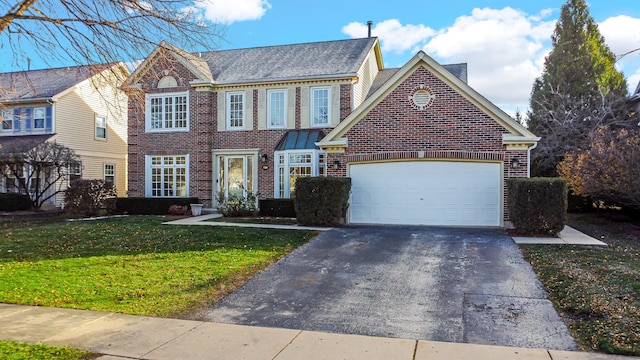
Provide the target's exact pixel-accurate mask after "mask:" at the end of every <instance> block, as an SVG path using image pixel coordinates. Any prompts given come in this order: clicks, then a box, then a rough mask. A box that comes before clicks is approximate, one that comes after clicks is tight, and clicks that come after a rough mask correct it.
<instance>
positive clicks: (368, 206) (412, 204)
mask: <svg viewBox="0 0 640 360" xmlns="http://www.w3.org/2000/svg"><path fill="white" fill-rule="evenodd" d="M500 171H501V166H500V164H498V163H472V162H438V161H422V162H415V161H414V162H390V163H375V164H359V165H352V166H351V167H350V176H351V178H352V182H353V190H352V197H351V204H350V210H349V220H350V222H352V223H381V224H422V225H464V226H499V225H500V215H501V205H500V204H501V201H500V199H501V186H500V184H501V173H500Z"/></svg>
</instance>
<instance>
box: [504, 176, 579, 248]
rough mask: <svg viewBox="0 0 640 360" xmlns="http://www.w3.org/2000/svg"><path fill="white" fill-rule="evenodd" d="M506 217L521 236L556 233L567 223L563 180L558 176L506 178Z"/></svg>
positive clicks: (564, 182) (565, 191)
mask: <svg viewBox="0 0 640 360" xmlns="http://www.w3.org/2000/svg"><path fill="white" fill-rule="evenodd" d="M507 186H508V190H509V201H508V209H509V219H510V220H511V222H513V225H514V226H515V228H516V231H518V232H519V233H522V234H525V235H557V234H558V233H559V232H560V231H562V229H563V228H564V225H565V224H566V222H567V182H566V181H565V180H563V179H561V178H530V179H526V178H516V179H508V180H507Z"/></svg>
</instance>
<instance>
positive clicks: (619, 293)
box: [521, 214, 640, 355]
mask: <svg viewBox="0 0 640 360" xmlns="http://www.w3.org/2000/svg"><path fill="white" fill-rule="evenodd" d="M620 220H624V219H622V218H620V215H619V214H618V215H615V218H612V217H611V215H610V214H609V215H608V216H597V215H596V214H581V215H570V216H569V225H570V226H572V227H574V228H576V229H578V230H581V231H582V232H584V233H586V234H589V235H591V236H593V237H595V238H596V239H599V240H602V241H604V242H605V243H607V244H608V245H609V247H607V248H600V247H580V246H549V245H546V246H530V245H523V246H521V249H522V253H523V254H524V256H525V258H526V259H527V260H528V261H529V262H530V263H531V265H532V266H533V268H534V270H535V272H536V274H537V275H538V277H539V278H540V280H541V281H542V283H543V284H544V286H545V287H546V289H547V291H548V292H549V295H550V298H551V301H553V302H554V304H555V306H556V309H557V310H558V312H559V314H560V316H562V318H563V319H564V320H565V322H566V323H567V325H568V326H569V328H570V330H571V333H572V334H573V336H574V337H575V338H576V340H577V341H578V343H579V344H580V345H581V347H582V348H583V349H585V350H595V351H602V352H607V353H615V354H623V355H640V226H638V225H634V224H632V223H629V222H624V221H620Z"/></svg>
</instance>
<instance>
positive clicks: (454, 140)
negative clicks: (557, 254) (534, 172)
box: [328, 67, 527, 220]
mask: <svg viewBox="0 0 640 360" xmlns="http://www.w3.org/2000/svg"><path fill="white" fill-rule="evenodd" d="M419 88H424V89H426V90H428V91H429V92H430V93H431V94H432V95H435V99H433V100H432V102H431V103H430V104H429V105H428V106H426V107H424V108H422V109H421V108H419V107H417V106H416V105H415V104H414V103H413V101H412V100H411V96H412V95H413V93H414V91H415V90H417V89H419ZM508 133H509V132H508V130H506V129H505V128H503V127H502V126H501V125H500V124H499V123H497V122H496V121H495V120H493V119H492V118H491V117H489V115H487V114H485V113H484V112H483V111H482V110H481V109H479V108H478V107H476V106H475V105H473V104H472V103H471V102H470V101H468V100H467V99H466V98H464V97H463V96H462V95H460V94H459V93H458V92H456V91H455V90H454V89H453V88H451V87H450V86H449V85H447V84H446V83H444V82H443V81H441V80H439V79H438V78H437V77H435V76H434V75H433V74H431V73H430V72H429V71H428V70H427V69H425V68H423V67H419V68H417V69H416V70H415V71H414V72H413V73H412V74H411V75H410V76H409V77H408V78H406V79H405V80H404V81H403V82H402V83H401V84H400V85H399V86H398V87H397V88H396V89H395V90H393V91H392V92H391V93H390V94H389V95H388V96H387V97H386V98H385V99H383V100H382V101H381V102H380V103H378V104H377V105H376V106H375V107H374V108H373V109H371V111H369V112H368V113H367V114H365V115H364V117H363V118H362V119H361V120H360V121H359V122H358V123H357V124H355V125H354V126H353V127H352V128H351V129H350V130H349V131H348V132H347V133H346V134H345V137H346V138H347V139H348V141H349V146H348V147H347V149H346V152H345V153H344V154H329V156H328V164H329V165H331V164H332V163H333V161H334V160H336V159H338V160H339V161H340V163H341V167H340V169H338V170H334V169H332V168H330V169H329V175H333V176H346V173H347V166H346V164H348V163H351V162H371V161H395V160H398V159H407V160H409V159H421V160H434V159H449V160H473V161H491V162H495V161H501V162H503V164H504V166H503V168H504V177H503V182H504V181H505V180H506V178H507V177H526V176H527V170H526V169H527V151H526V149H523V150H518V151H507V150H506V148H505V146H504V145H503V144H502V135H503V134H508ZM512 158H517V159H518V161H519V164H520V167H519V168H518V169H511V168H510V164H511V159H512ZM504 190H505V202H504V204H503V208H504V214H505V220H508V214H507V209H506V195H507V194H506V183H505V185H504Z"/></svg>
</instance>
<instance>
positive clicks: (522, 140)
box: [318, 51, 540, 148]
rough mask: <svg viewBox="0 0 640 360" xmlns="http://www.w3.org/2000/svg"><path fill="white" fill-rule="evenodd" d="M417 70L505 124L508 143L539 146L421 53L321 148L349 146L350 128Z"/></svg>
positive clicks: (389, 77)
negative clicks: (507, 132) (426, 73)
mask: <svg viewBox="0 0 640 360" xmlns="http://www.w3.org/2000/svg"><path fill="white" fill-rule="evenodd" d="M418 67H425V68H426V69H427V70H428V71H429V72H431V73H432V74H433V75H434V76H436V77H437V78H439V79H440V80H442V81H443V82H445V83H446V84H447V85H449V86H450V87H452V88H453V89H454V90H455V91H456V92H458V93H459V94H460V95H462V96H463V97H464V98H466V99H467V100H469V101H470V102H471V103H472V104H474V105H475V106H476V107H478V108H479V109H481V110H482V111H483V112H484V113H486V114H487V115H488V116H489V117H491V118H492V119H493V120H495V121H496V122H497V123H499V124H500V125H502V126H503V127H504V128H505V129H506V130H507V131H509V133H510V134H509V135H505V136H503V142H504V143H505V144H516V143H517V144H518V145H523V144H526V145H531V146H534V144H536V143H537V141H538V140H539V139H540V138H538V137H536V136H535V135H534V134H533V133H531V132H530V131H529V130H527V129H526V128H525V127H524V126H522V125H521V124H520V123H518V122H517V121H515V120H514V119H513V118H511V117H510V116H509V115H508V114H507V113H505V112H504V111H502V110H501V109H500V108H498V107H497V106H496V105H495V104H493V103H491V102H490V101H489V100H487V99H486V98H485V97H483V96H482V95H480V94H479V93H478V92H477V91H475V90H474V89H473V88H471V87H470V86H469V85H468V84H466V82H465V81H463V80H462V79H461V78H460V77H458V76H456V74H453V73H452V72H451V71H450V70H448V69H447V68H445V67H444V66H442V65H440V64H439V63H438V62H436V61H435V60H433V59H432V58H431V57H429V56H428V55H427V54H426V53H424V52H423V51H419V52H418V53H417V54H416V55H415V56H414V57H413V58H411V60H409V61H408V62H407V63H406V64H405V65H404V66H403V67H402V68H400V69H398V70H397V71H396V72H395V73H393V74H387V75H386V76H388V79H387V80H386V81H385V82H384V84H383V85H381V86H380V87H379V88H378V89H377V90H375V92H373V93H372V94H370V96H368V98H367V99H366V100H365V102H364V103H363V104H362V105H360V106H359V107H358V108H357V109H355V110H354V111H353V112H352V113H351V114H350V115H349V116H348V117H347V118H346V119H345V120H344V121H342V122H341V123H340V124H339V125H338V126H337V127H335V128H334V129H333V130H332V131H331V132H330V133H329V134H328V135H327V136H326V137H324V138H323V139H322V141H320V142H319V143H318V145H319V146H320V147H321V148H333V147H336V146H337V147H344V146H346V145H347V141H346V139H343V138H342V137H343V136H344V135H345V134H346V133H347V132H348V131H349V129H351V128H352V127H353V126H354V125H355V124H356V123H357V122H358V121H360V120H361V119H362V118H363V117H365V116H366V114H367V113H368V112H369V111H370V110H371V109H373V108H374V107H375V106H376V105H377V104H378V103H380V102H381V101H382V100H383V99H384V98H385V97H386V96H387V95H388V94H389V93H391V91H393V90H394V89H395V88H396V87H398V86H399V85H400V84H401V83H402V82H403V81H404V80H405V79H406V78H407V77H408V76H410V75H411V74H412V73H413V72H414V71H415V70H416V69H417V68H418Z"/></svg>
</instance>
